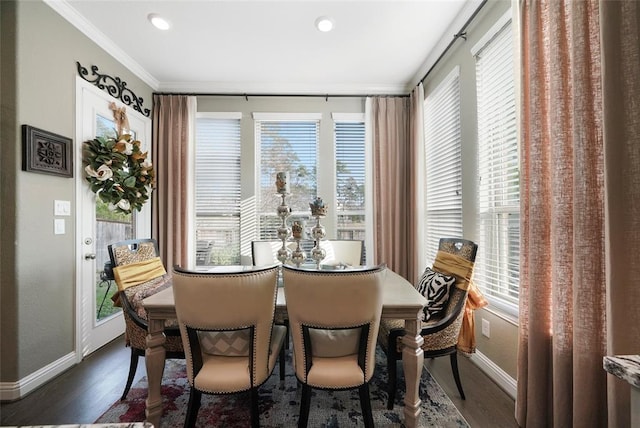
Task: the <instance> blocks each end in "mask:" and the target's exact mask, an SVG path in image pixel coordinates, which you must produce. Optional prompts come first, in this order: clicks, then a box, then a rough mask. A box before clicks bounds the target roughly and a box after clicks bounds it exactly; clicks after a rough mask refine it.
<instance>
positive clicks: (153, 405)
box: [144, 319, 166, 428]
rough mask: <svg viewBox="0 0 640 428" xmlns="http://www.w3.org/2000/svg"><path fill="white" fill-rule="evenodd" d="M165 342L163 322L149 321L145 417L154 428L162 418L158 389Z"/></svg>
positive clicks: (160, 383) (159, 390) (160, 398)
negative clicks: (147, 385) (147, 384)
mask: <svg viewBox="0 0 640 428" xmlns="http://www.w3.org/2000/svg"><path fill="white" fill-rule="evenodd" d="M165 341H166V336H165V335H164V320H163V319H160V320H158V319H150V320H149V331H148V334H147V349H146V351H145V353H144V355H145V365H146V367H147V382H148V383H149V387H148V395H147V400H146V405H147V406H146V410H145V415H146V416H147V421H148V422H149V423H152V424H153V426H154V427H155V428H160V417H161V416H162V394H161V389H160V388H161V385H162V374H163V372H164V362H165V349H164V343H165Z"/></svg>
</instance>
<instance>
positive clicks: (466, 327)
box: [458, 282, 489, 354]
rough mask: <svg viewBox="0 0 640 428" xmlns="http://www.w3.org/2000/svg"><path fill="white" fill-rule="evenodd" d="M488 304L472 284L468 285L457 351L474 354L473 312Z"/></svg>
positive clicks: (474, 331)
mask: <svg viewBox="0 0 640 428" xmlns="http://www.w3.org/2000/svg"><path fill="white" fill-rule="evenodd" d="M488 304H489V302H487V300H486V299H485V298H484V296H483V295H482V293H481V292H480V290H479V289H478V287H477V286H476V285H475V284H474V283H473V282H470V283H469V294H468V295H467V302H466V305H465V308H464V316H463V318H462V327H461V328H460V336H458V350H460V352H464V353H466V354H473V353H474V352H476V330H475V327H474V317H473V311H475V310H476V309H478V308H483V307H485V306H487V305H488Z"/></svg>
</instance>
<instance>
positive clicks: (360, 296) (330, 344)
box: [283, 266, 386, 387]
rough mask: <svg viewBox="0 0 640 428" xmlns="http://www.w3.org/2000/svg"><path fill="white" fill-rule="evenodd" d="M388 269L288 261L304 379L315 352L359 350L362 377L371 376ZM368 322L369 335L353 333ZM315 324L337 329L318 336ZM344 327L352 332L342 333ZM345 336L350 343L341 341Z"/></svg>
mask: <svg viewBox="0 0 640 428" xmlns="http://www.w3.org/2000/svg"><path fill="white" fill-rule="evenodd" d="M385 273H386V267H385V266H376V267H373V268H362V269H353V270H340V271H323V270H306V269H299V268H294V267H290V266H284V267H283V277H284V291H285V297H286V300H287V312H288V315H289V323H290V331H291V337H292V341H293V350H294V368H295V372H296V376H297V377H298V379H300V380H302V381H303V382H305V383H306V382H307V373H308V372H309V370H310V367H311V365H312V364H313V358H314V357H318V356H319V357H342V356H345V354H347V355H350V354H353V353H354V352H359V355H358V362H359V365H360V368H361V369H362V372H363V373H364V379H361V380H362V381H363V382H368V381H369V379H371V376H372V375H373V370H374V367H375V346H376V337H377V334H378V328H379V324H380V315H381V312H382V287H383V282H384V276H385ZM363 326H365V327H366V328H364V329H362V332H363V333H364V335H361V334H360V333H358V334H357V335H356V336H353V335H350V334H349V331H348V330H349V329H356V328H358V327H363ZM309 328H311V329H318V330H333V331H330V332H329V333H328V334H321V333H318V334H316V335H315V336H314V335H313V334H310V333H309V331H308V330H309ZM305 330H307V331H306V332H305ZM341 330H345V333H346V334H340V331H341ZM343 340H344V341H346V342H348V343H340V342H341V341H343ZM327 387H332V385H327Z"/></svg>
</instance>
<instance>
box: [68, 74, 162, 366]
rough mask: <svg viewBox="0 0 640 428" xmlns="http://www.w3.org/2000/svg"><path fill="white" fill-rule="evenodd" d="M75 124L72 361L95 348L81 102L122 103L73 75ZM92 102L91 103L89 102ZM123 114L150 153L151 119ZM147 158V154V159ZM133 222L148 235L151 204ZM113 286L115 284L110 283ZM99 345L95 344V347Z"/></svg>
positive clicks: (140, 233) (141, 234) (89, 211)
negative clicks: (87, 273) (86, 272)
mask: <svg viewBox="0 0 640 428" xmlns="http://www.w3.org/2000/svg"><path fill="white" fill-rule="evenodd" d="M75 87H76V124H75V134H76V138H75V143H76V144H75V150H74V165H75V168H74V169H75V174H76V175H75V177H76V178H75V186H76V192H75V198H76V199H75V200H76V272H75V281H76V305H75V306H76V317H75V325H76V335H75V354H76V362H80V361H81V360H82V358H83V357H84V356H86V355H88V354H90V353H91V352H93V351H94V350H95V349H97V347H96V346H94V345H93V344H92V343H91V342H90V340H89V334H90V333H91V331H92V330H93V328H94V327H95V326H94V324H95V313H94V310H95V302H94V296H93V293H90V295H87V294H89V293H87V290H86V288H87V287H84V286H83V269H86V267H87V266H86V261H85V259H84V257H85V254H87V253H95V247H94V246H93V245H95V230H94V231H92V232H91V233H89V234H87V231H86V230H85V228H86V226H85V225H86V224H88V222H90V221H91V220H90V219H88V217H92V219H93V224H95V211H94V206H95V205H93V206H90V207H89V206H88V205H89V203H88V200H89V197H88V196H87V195H88V194H89V193H91V191H90V190H89V188H88V183H87V182H86V180H85V179H84V176H85V174H84V165H83V158H82V146H83V142H84V141H86V140H88V139H90V138H94V137H95V136H93V135H82V134H83V132H85V133H86V132H87V131H83V128H84V124H83V121H84V115H85V114H86V111H85V110H86V109H87V108H88V107H89V106H87V105H85V99H84V96H85V94H89V95H91V96H96V97H99V98H102V99H104V101H105V103H110V102H115V103H116V105H117V106H118V107H122V102H120V101H119V100H116V99H115V98H113V97H111V96H110V95H108V94H107V93H106V92H104V91H101V90H99V89H98V88H96V87H95V86H93V85H92V84H90V83H88V82H86V81H85V80H84V79H82V78H80V77H79V76H76V86H75ZM91 105H93V104H91ZM127 115H128V117H129V118H130V120H131V119H134V118H135V119H136V121H137V122H139V123H140V121H142V123H143V125H142V126H143V127H144V132H143V134H146V137H145V138H144V139H143V140H141V142H142V147H141V149H142V151H143V152H144V151H149V154H150V153H151V150H150V149H151V141H150V140H151V119H150V118H148V117H146V116H144V115H142V114H140V113H138V112H136V111H134V110H133V109H131V108H127ZM148 159H149V160H151V157H150V156H149V158H148ZM135 219H136V224H135V230H136V235H137V237H150V236H151V204H150V203H147V204H145V206H144V207H143V208H142V210H141V211H140V212H138V213H136V216H135ZM87 236H90V237H91V238H92V240H93V243H92V244H90V245H87V244H85V242H84V240H85V238H86V237H87ZM114 285H115V284H114ZM87 299H89V301H91V303H92V305H93V306H92V310H88V309H87V308H88V307H89V303H88V301H87ZM117 317H119V319H120V321H116V323H118V324H119V326H115V327H114V328H117V329H120V328H121V331H122V332H124V318H123V316H122V313H121V312H120V313H119V314H118V315H117ZM98 347H99V346H98Z"/></svg>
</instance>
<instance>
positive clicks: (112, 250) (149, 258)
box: [107, 239, 184, 400]
mask: <svg viewBox="0 0 640 428" xmlns="http://www.w3.org/2000/svg"><path fill="white" fill-rule="evenodd" d="M107 249H108V251H109V258H110V259H111V266H112V268H113V274H114V277H115V282H116V284H117V286H118V292H117V294H116V296H115V303H114V304H115V305H120V306H121V307H122V312H123V315H124V321H125V345H126V346H128V347H130V348H131V361H130V363H129V375H128V377H127V383H126V385H125V387H124V392H123V393H122V396H121V397H120V400H124V399H126V398H127V395H128V394H129V389H131V384H132V383H133V379H134V377H135V374H136V370H137V368H138V360H139V358H140V357H143V356H144V353H145V350H146V349H147V330H148V327H149V323H148V320H147V312H146V310H145V309H144V307H143V306H142V300H143V299H145V298H146V297H149V296H151V295H153V294H155V293H157V292H159V291H161V290H164V289H165V288H167V287H170V286H171V276H170V275H168V274H167V272H166V271H165V269H164V266H163V265H162V262H161V261H160V258H159V256H158V254H159V253H158V244H157V242H156V241H155V240H154V239H129V240H125V241H120V242H116V243H113V244H111V245H109V246H108V247H107ZM164 334H165V336H166V338H167V339H166V342H165V345H164V346H165V349H166V357H167V358H179V359H181V358H184V350H183V348H182V340H181V339H180V330H179V329H178V322H177V320H175V319H174V320H170V321H168V322H167V323H166V324H165V329H164Z"/></svg>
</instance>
